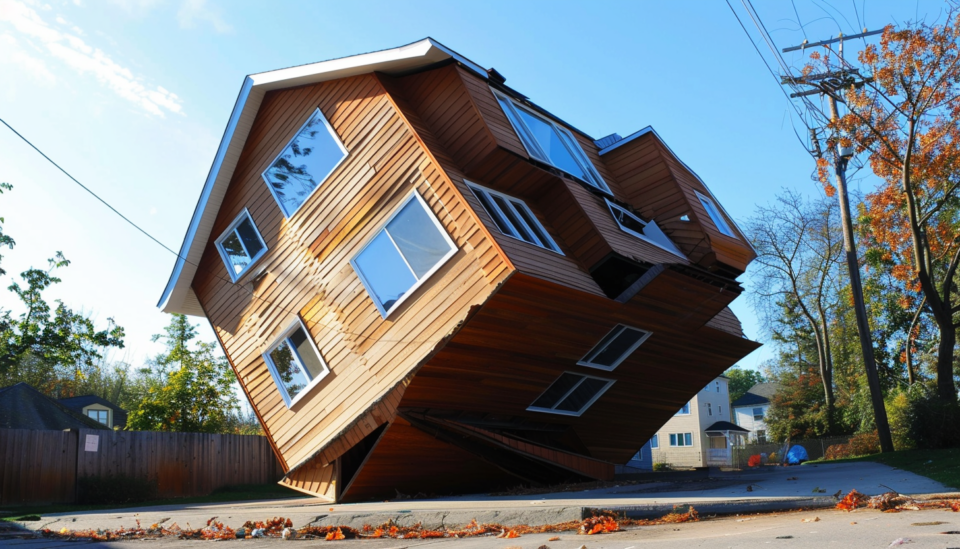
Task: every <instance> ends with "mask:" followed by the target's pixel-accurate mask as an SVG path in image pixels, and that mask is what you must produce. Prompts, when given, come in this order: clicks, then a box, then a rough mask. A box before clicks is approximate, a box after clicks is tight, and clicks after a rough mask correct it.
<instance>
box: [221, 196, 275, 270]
mask: <svg viewBox="0 0 960 549" xmlns="http://www.w3.org/2000/svg"><path fill="white" fill-rule="evenodd" d="M244 219H249V220H250V226H251V227H253V232H255V233H256V234H257V238H258V239H259V240H260V244H262V245H263V249H261V250H260V253H258V254H257V255H255V256H254V255H250V252H249V251H248V250H247V245H246V244H244V243H243V239H242V238H240V234H239V233H237V240H239V241H240V245H241V246H243V251H244V252H246V254H247V256H249V257H250V263H248V264H247V266H246V267H244V269H243V270H242V271H240V272H239V273H234V272H233V264H232V263H231V262H230V255H229V254H227V251H226V250H224V249H223V241H224V240H226V239H227V237H228V236H230V233H233V232H236V229H237V227H238V226H239V225H240V224H241V223H243V220H244ZM216 245H217V251H218V252H220V259H222V260H223V264H224V265H225V266H226V267H227V272H228V273H229V274H230V280H231V281H232V282H236V281H238V280H240V278H241V277H242V276H243V275H245V274H246V273H247V271H249V270H250V268H251V267H253V265H254V264H255V263H256V262H257V261H260V259H261V258H263V256H265V255H266V254H267V250H268V248H267V243H266V242H264V240H263V235H261V234H260V229H258V228H257V224H256V223H254V222H253V216H252V215H250V212H249V210H247V209H246V208H244V209H243V211H242V212H240V215H238V216H237V218H236V219H234V220H233V222H232V223H230V226H229V227H227V230H225V231H223V233H222V234H221V235H220V237H219V238H217V240H216Z"/></svg>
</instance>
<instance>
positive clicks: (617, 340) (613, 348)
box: [590, 328, 646, 366]
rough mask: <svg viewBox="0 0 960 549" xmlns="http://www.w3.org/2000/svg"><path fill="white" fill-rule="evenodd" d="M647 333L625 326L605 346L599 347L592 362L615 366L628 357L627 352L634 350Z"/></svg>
mask: <svg viewBox="0 0 960 549" xmlns="http://www.w3.org/2000/svg"><path fill="white" fill-rule="evenodd" d="M645 335H646V333H645V332H641V331H639V330H632V329H627V328H624V329H623V330H621V331H620V332H619V333H618V334H617V336H616V337H614V338H613V339H612V340H611V341H609V342H608V343H607V345H606V346H605V347H603V348H602V349H599V350H598V352H597V354H596V356H594V357H593V358H591V359H590V362H592V363H594V364H601V365H603V366H615V365H617V364H619V363H620V362H622V361H623V359H625V358H626V355H627V353H628V352H629V351H631V350H633V349H632V347H633V346H634V345H636V344H637V343H638V342H639V341H640V340H641V339H643V337H644V336H645Z"/></svg>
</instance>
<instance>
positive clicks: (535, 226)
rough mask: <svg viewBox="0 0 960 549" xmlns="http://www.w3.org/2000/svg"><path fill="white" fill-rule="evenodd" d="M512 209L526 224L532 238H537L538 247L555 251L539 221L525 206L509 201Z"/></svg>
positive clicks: (515, 201) (518, 202)
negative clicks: (531, 233) (532, 235)
mask: <svg viewBox="0 0 960 549" xmlns="http://www.w3.org/2000/svg"><path fill="white" fill-rule="evenodd" d="M510 202H511V203H512V204H513V207H514V209H515V210H516V211H517V215H519V216H520V218H521V219H523V221H524V222H525V223H526V225H527V227H529V228H530V230H531V231H532V232H533V234H534V236H536V237H537V240H539V241H540V245H541V246H543V247H544V248H550V249H551V250H556V246H555V245H554V244H553V241H552V240H551V239H550V237H549V236H547V231H546V230H544V228H543V226H542V225H540V221H539V220H538V219H537V218H536V216H534V215H533V213H532V212H531V211H530V210H528V209H527V207H526V204H523V203H522V202H520V201H518V200H511V201H510Z"/></svg>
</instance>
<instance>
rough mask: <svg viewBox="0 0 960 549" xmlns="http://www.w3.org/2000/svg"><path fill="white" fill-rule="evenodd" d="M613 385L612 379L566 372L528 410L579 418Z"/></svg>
mask: <svg viewBox="0 0 960 549" xmlns="http://www.w3.org/2000/svg"><path fill="white" fill-rule="evenodd" d="M611 385H613V380H612V379H601V378H599V377H593V376H585V375H582V374H575V373H572V372H564V373H563V374H561V375H560V377H558V378H557V380H556V381H554V382H553V383H552V384H550V386H549V387H547V390H546V391H544V392H543V394H542V395H540V397H539V398H537V400H535V401H533V404H531V405H530V407H529V408H527V410H530V411H534V412H548V413H551V414H562V415H567V416H579V415H580V414H582V413H583V412H585V411H586V410H587V408H589V407H590V405H591V404H593V403H594V402H596V400H597V399H598V398H600V395H602V394H603V393H604V392H605V391H606V390H607V389H609V388H610V386H611Z"/></svg>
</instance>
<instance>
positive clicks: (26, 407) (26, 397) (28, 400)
mask: <svg viewBox="0 0 960 549" xmlns="http://www.w3.org/2000/svg"><path fill="white" fill-rule="evenodd" d="M107 428H108V427H106V426H104V425H101V424H100V423H98V422H96V421H94V420H92V419H90V418H89V417H86V416H84V415H83V414H81V413H79V412H75V411H73V410H71V409H70V408H68V407H67V406H64V405H63V404H61V403H60V402H57V401H56V400H54V399H52V398H50V397H48V396H47V395H45V394H43V393H41V392H40V391H38V390H36V389H34V388H33V387H31V386H30V385H28V384H26V383H17V384H16V385H11V386H9V387H4V388H2V389H0V429H31V430H52V431H63V430H65V429H107Z"/></svg>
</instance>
